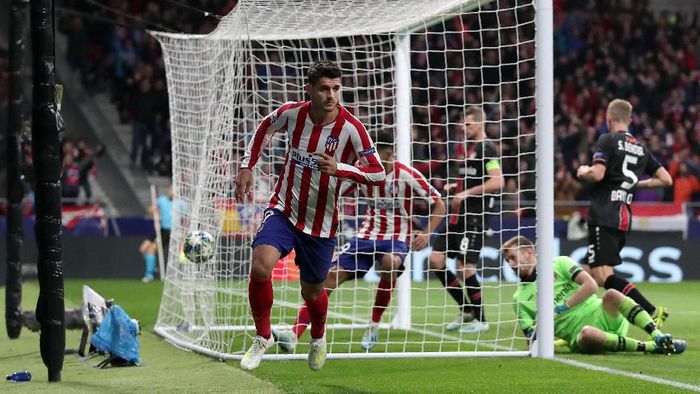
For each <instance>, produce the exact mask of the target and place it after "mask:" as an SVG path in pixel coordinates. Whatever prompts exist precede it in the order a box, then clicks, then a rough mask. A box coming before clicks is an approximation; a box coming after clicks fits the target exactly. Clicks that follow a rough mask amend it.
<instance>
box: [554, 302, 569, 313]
mask: <svg viewBox="0 0 700 394" xmlns="http://www.w3.org/2000/svg"><path fill="white" fill-rule="evenodd" d="M568 310H569V307H568V306H567V305H566V304H565V303H564V304H561V305H556V306H554V314H555V315H559V314H561V313H562V312H566V311H568Z"/></svg>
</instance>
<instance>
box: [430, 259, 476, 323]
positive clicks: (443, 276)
mask: <svg viewBox="0 0 700 394" xmlns="http://www.w3.org/2000/svg"><path fill="white" fill-rule="evenodd" d="M435 276H437V278H438V279H439V280H440V283H442V285H443V286H445V289H446V290H447V292H448V293H450V295H451V296H452V298H453V299H454V300H455V302H457V305H459V306H460V308H462V312H463V313H471V312H472V308H471V306H470V305H469V302H467V299H466V298H465V296H464V291H463V290H462V284H461V283H459V279H457V277H456V276H455V274H453V273H452V271H450V270H449V269H447V268H444V269H437V270H435Z"/></svg>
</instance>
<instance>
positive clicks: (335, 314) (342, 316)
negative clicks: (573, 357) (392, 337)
mask: <svg viewBox="0 0 700 394" xmlns="http://www.w3.org/2000/svg"><path fill="white" fill-rule="evenodd" d="M228 293H230V294H234V295H238V296H240V297H247V296H248V294H247V293H239V292H237V291H235V290H229V291H228ZM275 303H276V304H277V305H279V306H284V307H288V308H295V307H298V306H299V304H296V303H293V302H289V301H283V300H275ZM328 315H329V316H332V317H335V318H339V319H345V320H350V321H351V322H353V323H359V324H363V323H364V324H366V323H367V319H362V318H359V317H357V316H353V315H348V314H345V313H339V312H332V311H328ZM408 331H413V332H415V333H418V334H422V335H427V336H432V337H435V338H440V339H447V340H452V341H459V342H464V343H468V344H472V345H477V346H484V347H488V348H491V349H494V350H511V351H512V350H517V349H513V348H510V347H507V346H502V345H496V344H493V343H489V342H495V340H492V341H488V340H483V341H474V340H471V339H464V338H461V337H458V336H454V335H449V334H443V333H440V332H435V331H430V330H423V329H417V328H409V329H408Z"/></svg>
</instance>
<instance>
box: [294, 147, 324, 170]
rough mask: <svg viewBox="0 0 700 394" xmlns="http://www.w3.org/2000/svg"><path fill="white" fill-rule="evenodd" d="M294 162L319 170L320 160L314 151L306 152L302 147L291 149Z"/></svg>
mask: <svg viewBox="0 0 700 394" xmlns="http://www.w3.org/2000/svg"><path fill="white" fill-rule="evenodd" d="M290 153H291V156H292V163H294V164H296V165H298V166H301V167H304V168H310V169H312V170H314V171H319V167H318V160H316V156H315V155H314V153H312V152H305V151H303V150H301V149H297V148H292V149H291V152H290Z"/></svg>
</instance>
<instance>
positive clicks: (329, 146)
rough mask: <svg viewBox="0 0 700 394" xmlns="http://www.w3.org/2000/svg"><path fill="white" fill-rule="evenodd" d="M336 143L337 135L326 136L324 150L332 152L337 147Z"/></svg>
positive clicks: (337, 141)
mask: <svg viewBox="0 0 700 394" xmlns="http://www.w3.org/2000/svg"><path fill="white" fill-rule="evenodd" d="M338 143H339V140H338V137H333V136H332V135H330V136H328V138H326V151H329V152H334V151H335V150H336V149H338Z"/></svg>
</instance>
